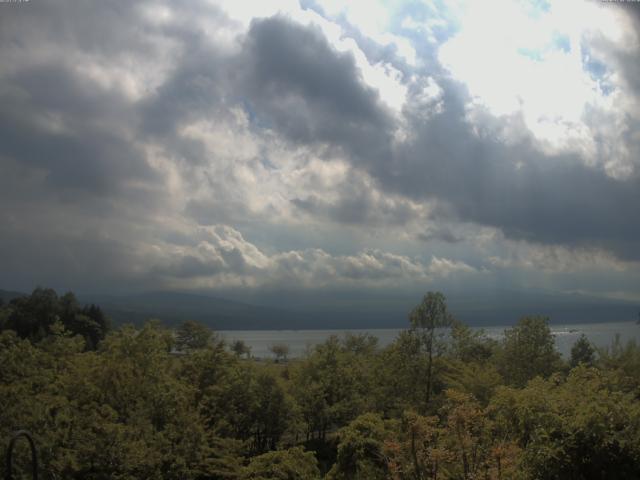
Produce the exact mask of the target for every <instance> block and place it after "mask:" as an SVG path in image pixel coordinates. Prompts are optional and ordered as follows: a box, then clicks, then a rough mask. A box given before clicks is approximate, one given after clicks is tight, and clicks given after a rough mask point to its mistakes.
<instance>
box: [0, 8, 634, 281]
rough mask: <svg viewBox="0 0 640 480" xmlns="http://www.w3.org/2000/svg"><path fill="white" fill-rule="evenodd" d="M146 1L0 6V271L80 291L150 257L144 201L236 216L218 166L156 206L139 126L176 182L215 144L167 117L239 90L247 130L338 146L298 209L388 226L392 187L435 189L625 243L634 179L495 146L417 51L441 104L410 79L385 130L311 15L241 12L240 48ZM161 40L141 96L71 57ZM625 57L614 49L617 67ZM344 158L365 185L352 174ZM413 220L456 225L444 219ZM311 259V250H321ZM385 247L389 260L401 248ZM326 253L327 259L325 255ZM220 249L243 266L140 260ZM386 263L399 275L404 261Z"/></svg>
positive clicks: (558, 228) (200, 13)
mask: <svg viewBox="0 0 640 480" xmlns="http://www.w3.org/2000/svg"><path fill="white" fill-rule="evenodd" d="M146 5H147V4H146V3H145V2H99V3H76V2H55V3H54V2H42V3H40V2H28V3H27V4H24V5H22V4H21V6H19V7H16V8H13V6H7V5H4V6H1V5H0V7H2V11H1V12H0V54H2V56H3V58H7V55H8V54H9V53H10V54H11V58H12V59H13V60H12V62H15V63H12V64H11V65H10V67H11V68H8V66H7V64H6V63H5V64H4V65H0V168H1V169H2V174H3V178H0V186H3V187H4V188H2V191H0V200H2V206H0V222H1V223H2V225H3V233H2V235H0V252H2V253H1V257H0V258H1V259H2V262H1V263H2V265H3V269H2V273H0V275H2V276H0V280H2V281H8V279H10V277H15V278H19V279H20V281H23V283H22V284H24V285H29V284H31V285H33V283H32V282H33V279H34V278H36V277H37V278H36V279H37V281H38V282H41V283H44V284H50V285H54V286H57V285H66V286H72V287H78V286H80V287H81V288H84V289H87V288H105V286H107V285H108V284H110V283H111V285H116V284H118V282H119V281H120V280H122V279H130V280H132V281H133V280H135V281H136V282H139V284H140V285H143V284H146V285H151V284H152V283H153V279H151V277H150V275H152V274H153V273H154V270H153V265H151V266H150V265H148V264H146V263H145V261H146V260H145V259H144V258H143V256H141V255H140V252H139V250H137V248H141V249H142V250H144V248H142V247H141V246H144V245H145V244H148V243H152V242H153V241H154V239H155V238H156V237H157V236H158V234H161V235H163V238H170V235H168V234H167V232H166V231H162V230H163V227H165V228H166V229H168V230H170V228H171V227H170V226H163V225H156V226H155V227H153V225H152V224H153V222H162V218H165V217H161V216H160V215H159V217H160V218H161V220H157V219H156V217H155V216H154V214H157V213H162V214H165V215H166V217H171V216H172V215H180V214H181V213H183V214H184V215H186V216H190V217H192V218H195V219H196V220H199V221H201V222H202V223H213V222H224V223H227V224H232V223H234V221H237V219H238V217H242V218H243V221H246V222H249V221H250V220H251V219H250V218H248V217H250V215H251V212H249V211H248V208H247V205H246V202H244V203H243V199H242V198H238V197H233V196H232V195H230V194H229V195H227V191H226V190H224V188H228V189H229V190H231V189H232V188H233V183H232V181H231V180H227V179H226V178H216V179H215V182H210V187H211V190H212V191H215V192H214V193H212V198H211V199H209V200H208V199H206V198H204V199H198V200H194V199H189V201H187V202H185V205H186V206H185V211H184V212H176V211H170V210H167V211H166V212H165V211H163V209H164V208H168V209H170V208H172V207H167V204H166V203H165V202H164V201H163V196H164V192H163V188H165V185H164V183H163V182H164V179H163V178H162V177H161V175H160V174H159V173H158V172H157V169H156V168H153V167H152V166H151V165H150V164H149V162H148V158H147V153H145V150H144V142H147V141H148V142H154V144H155V146H157V147H158V148H159V149H161V150H162V151H163V153H164V154H166V156H167V157H168V158H170V159H171V161H173V162H175V165H174V166H175V167H176V171H177V172H178V174H179V175H180V176H181V180H184V183H185V185H186V186H185V188H187V189H188V188H190V187H191V186H192V184H191V183H190V181H191V178H190V177H189V175H192V172H191V170H190V168H192V169H195V168H196V167H198V166H201V165H204V164H206V162H214V161H215V160H216V153H217V152H211V151H208V150H207V149H205V148H204V146H203V144H202V142H201V141H199V140H193V139H187V138H185V137H184V136H182V135H180V128H181V127H183V126H184V125H185V123H187V122H190V121H195V120H205V121H209V122H216V121H219V120H220V119H221V118H224V116H225V115H229V112H228V107H229V106H238V105H242V106H243V107H244V108H245V111H246V113H247V114H248V116H249V118H250V120H251V125H250V128H251V129H253V130H254V131H256V132H258V133H260V132H262V131H263V130H264V128H265V127H267V128H268V129H272V130H274V131H275V132H277V133H279V134H280V135H282V136H283V137H284V138H285V139H287V140H288V141H289V142H291V143H293V144H295V145H304V146H311V147H315V148H317V147H319V149H320V150H321V149H322V148H325V147H326V148H329V149H332V148H336V149H339V150H340V153H343V154H344V157H345V158H346V159H347V160H348V161H349V162H350V163H351V164H352V166H353V169H354V172H355V173H354V175H355V176H356V177H355V178H352V179H350V181H349V182H347V183H345V184H344V185H339V186H336V190H337V195H336V197H335V198H332V199H328V198H321V197H318V196H314V195H313V194H312V193H311V194H309V195H307V196H303V197H301V198H295V199H293V200H292V202H293V204H294V205H295V206H296V207H297V208H298V209H300V210H303V211H305V212H307V213H308V214H310V215H313V216H317V217H323V218H329V219H331V220H332V221H334V222H337V223H342V224H356V225H364V224H377V225H396V226H397V225H402V224H404V223H406V222H408V221H410V220H411V219H412V218H414V217H413V215H414V212H413V210H412V208H411V206H410V202H409V201H407V199H411V200H414V201H416V202H418V203H421V202H423V201H424V200H432V199H433V200H438V201H439V202H441V203H443V204H444V205H445V206H446V208H444V209H443V210H440V212H441V213H440V215H441V216H442V217H443V219H445V220H451V219H454V220H455V219H459V220H464V221H470V222H475V223H477V224H481V225H491V226H494V227H497V228H499V229H501V230H503V231H504V232H505V234H507V235H508V236H510V237H512V238H521V239H526V240H530V241H533V242H542V243H550V244H556V243H560V244H565V245H569V246H574V245H587V246H599V247H603V248H608V249H611V250H613V251H614V252H616V253H617V254H619V255H621V256H624V257H627V258H640V248H638V247H639V246H640V245H639V244H638V242H639V241H638V239H639V238H640V223H639V222H637V214H636V209H637V206H638V205H640V185H639V182H638V178H637V177H633V178H631V179H629V180H625V181H618V180H614V179H611V178H609V177H607V176H606V175H605V174H604V173H603V172H602V171H600V170H597V169H595V168H591V167H587V166H585V165H584V163H583V162H582V161H581V159H579V158H577V157H570V156H564V157H560V156H556V157H552V156H545V155H543V154H541V153H540V152H539V151H538V150H536V149H535V148H534V146H533V143H532V141H530V140H523V141H520V142H519V143H517V144H511V145H505V144H504V143H503V142H501V141H498V140H497V139H496V138H495V137H494V136H492V135H491V133H486V134H481V135H480V136H478V134H477V133H476V132H474V131H473V128H472V127H471V126H470V125H469V123H468V122H467V120H466V118H465V103H466V101H467V100H468V94H467V92H466V90H465V89H464V87H463V86H461V85H460V84H458V83H455V82H453V81H451V80H450V79H449V78H448V77H447V75H446V74H445V73H444V72H443V71H442V70H441V68H440V67H439V66H438V65H436V64H435V63H434V58H435V55H433V52H432V51H431V52H430V53H431V54H432V55H431V56H430V62H428V67H426V68H427V69H428V70H423V71H417V72H415V73H416V74H418V75H430V76H432V77H433V78H435V79H436V81H437V82H438V84H439V85H440V86H441V87H442V89H443V91H444V92H443V97H442V99H441V102H442V111H440V113H433V114H430V115H426V116H425V115H421V113H422V112H421V110H423V108H422V107H420V105H419V101H418V93H419V92H418V91H416V90H415V89H413V88H410V89H409V91H410V98H409V100H408V104H407V106H406V108H405V113H406V115H407V118H408V120H409V123H408V125H407V126H406V129H407V131H408V132H409V140H407V141H404V142H394V140H393V138H394V134H395V133H396V131H395V129H396V119H395V118H394V115H393V113H391V112H390V111H388V110H387V108H386V107H385V106H384V105H383V103H382V102H381V100H380V96H379V94H378V92H377V91H376V90H375V89H374V88H372V87H369V86H367V85H366V84H365V82H364V81H363V79H362V75H361V73H360V71H359V69H358V67H357V65H356V62H355V60H354V58H353V56H352V55H351V54H348V53H341V52H338V51H337V50H335V49H334V48H332V47H331V45H330V44H329V42H328V41H327V40H326V39H325V38H324V36H323V34H322V33H321V31H320V30H319V29H316V28H312V27H305V26H301V25H298V24H296V23H295V22H293V21H292V20H289V19H287V18H284V17H280V16H277V17H272V18H267V19H262V20H254V21H253V22H252V24H251V26H250V28H249V31H248V33H247V34H246V36H245V37H244V38H243V39H242V41H241V43H240V51H239V53H237V52H223V51H222V50H221V48H218V46H217V45H214V44H212V41H211V39H210V38H209V37H207V35H206V34H205V32H204V31H202V30H201V28H200V27H198V26H197V25H196V22H195V20H197V18H202V17H206V18H207V20H208V23H209V26H210V28H211V29H213V30H215V29H216V28H218V27H222V26H224V25H225V23H228V22H230V21H229V20H228V19H227V18H226V17H225V16H224V15H223V14H222V13H221V12H220V11H219V9H217V8H216V7H211V6H208V5H206V3H204V2H202V3H191V2H189V3H186V2H185V3H184V4H181V5H180V6H179V7H178V8H177V9H176V10H175V11H177V12H179V13H180V14H179V15H177V17H179V19H178V20H174V21H173V22H171V23H170V24H169V25H154V24H151V23H148V22H147V21H146V20H144V18H143V16H142V15H141V11H142V9H143V7H145V6H146ZM174 5H175V4H172V3H168V4H167V6H169V8H172V6H174ZM23 7H24V8H23ZM7 12H9V13H7ZM174 13H175V12H174ZM164 40H171V41H172V42H174V43H175V44H176V45H177V47H176V50H175V52H176V53H175V55H173V56H172V57H171V58H169V59H168V60H166V59H165V61H168V63H169V65H168V68H167V72H166V75H167V76H166V78H165V79H163V81H162V82H161V84H160V85H157V86H151V85H149V89H148V91H146V96H145V98H144V99H142V100H136V99H132V98H129V97H128V96H127V95H125V94H124V93H123V92H122V91H121V90H120V89H118V88H117V87H108V86H105V85H101V84H100V83H99V82H96V81H94V80H91V79H90V78H89V77H87V75H84V74H82V73H81V69H79V67H82V66H83V65H84V64H83V62H86V61H88V59H89V58H91V59H95V60H96V61H97V62H98V63H99V64H100V65H107V67H105V68H107V69H108V66H109V65H110V63H109V62H110V61H112V60H118V59H125V58H128V57H130V58H132V59H133V63H134V64H135V65H137V66H138V65H143V64H144V62H145V60H148V59H152V60H153V59H154V58H156V57H155V56H154V55H156V53H158V51H161V50H162V49H164V48H165V46H164V45H165V44H164V43H162V42H163V41H164ZM359 43H360V44H361V45H363V48H364V49H365V50H366V51H367V54H368V55H370V56H371V58H375V59H380V60H382V59H390V58H391V57H392V56H393V55H395V52H393V51H392V50H389V49H388V48H382V47H380V48H379V49H377V50H376V46H375V45H373V44H372V43H371V42H370V41H366V39H365V38H364V37H362V38H360V39H359ZM418 51H419V53H420V54H422V52H421V51H420V50H418ZM16 52H18V54H16ZM159 58H160V56H159V57H158V59H157V61H158V62H160V60H159ZM637 60H638V58H635V57H633V58H630V59H628V64H629V65H630V67H629V68H630V70H629V73H628V74H627V76H628V79H629V82H630V83H631V82H632V81H633V79H634V78H635V77H634V75H635V74H634V73H633V72H634V70H633V68H636V67H634V66H633V65H637V64H638V63H639V62H637ZM633 61H635V62H636V63H634V64H633V65H631V63H632V62H633ZM125 65H126V63H125ZM395 65H397V66H398V67H399V68H400V67H402V65H400V64H399V63H397V62H396V63H395ZM402 68H408V67H406V66H404V67H402ZM405 73H408V72H405ZM636 85H637V84H636ZM156 87H157V88H156ZM424 109H426V107H424ZM497 122H500V120H497ZM633 128H634V129H636V128H637V126H634V127H633ZM630 133H633V132H630ZM359 174H362V175H363V176H364V174H366V175H367V176H368V177H370V178H373V179H374V180H373V183H374V184H371V185H370V184H369V183H367V184H364V183H362V182H359V181H358V178H357V175H359ZM9 181H11V182H12V185H8V184H7V182H9ZM380 188H381V189H383V190H384V191H385V192H387V193H392V194H394V195H393V197H392V198H393V200H380V199H379V198H378V197H376V195H374V194H373V192H372V191H369V190H368V189H371V190H373V189H380ZM216 193H217V194H218V195H217V196H216V195H215V194H216ZM225 195H226V196H227V200H226V201H225V199H224V197H225ZM398 198H399V200H398ZM69 205H73V206H74V207H75V208H68V206H69ZM173 208H181V207H173ZM33 212H38V214H37V215H36V214H35V213H33ZM120 220H121V221H120ZM36 223H37V226H36V225H35V224H36ZM101 225H105V227H104V228H105V230H106V233H105V231H103V230H101ZM152 227H153V228H152ZM154 228H156V229H157V231H156V230H154ZM449 233H450V232H449ZM282 235H283V236H284V235H285V234H282ZM424 235H425V236H426V237H427V239H431V238H434V239H438V240H442V241H445V242H449V243H455V241H456V240H457V237H455V235H453V234H451V235H449V234H448V233H447V232H446V231H445V230H435V231H429V232H427V233H425V234H424ZM167 243H172V242H170V241H168V240H167ZM176 243H178V242H177V241H176V242H173V244H174V245H175V244H176ZM191 247H193V246H191ZM271 247H272V248H273V249H274V250H275V251H279V250H280V249H279V248H278V245H272V246H271ZM309 255H310V254H309ZM382 256H383V254H382V253H380V254H376V255H373V256H372V257H375V258H378V257H382ZM292 258H293V256H292ZM296 258H297V257H296ZM324 258H325V257H324V256H318V259H315V260H314V259H312V260H313V261H314V262H317V264H318V265H319V266H321V265H322V262H324V261H326V260H325V259H324ZM384 258H387V257H384ZM367 259H368V257H367ZM303 260H304V261H305V262H310V261H311V260H309V259H308V258H304V259H303ZM387 260H388V261H386V263H385V265H387V264H389V265H392V266H393V265H394V263H393V262H398V261H399V260H398V259H397V258H395V257H388V259H387ZM292 261H293V260H292ZM296 261H298V260H296ZM342 263H344V259H339V260H336V265H337V266H339V265H340V264H342ZM360 263H362V262H360V261H359V263H358V262H356V263H355V265H356V267H358V268H356V267H354V269H353V271H354V272H356V273H353V272H351V273H350V270H349V268H347V267H348V265H347V267H345V268H344V272H346V273H344V275H346V276H347V277H350V278H356V277H358V278H360V273H358V272H361V271H364V272H365V274H366V276H367V277H371V276H376V275H378V276H379V277H380V278H384V277H385V276H386V275H388V269H387V268H386V267H385V268H384V269H380V270H379V271H378V270H376V271H374V272H371V271H369V270H367V269H364V270H359V268H361V267H360ZM222 264H224V265H225V269H226V270H225V271H229V272H245V271H247V269H248V267H247V265H246V262H245V260H244V257H243V256H242V255H240V254H239V251H237V250H229V251H227V250H224V251H223V252H222V253H220V260H218V259H215V258H209V257H206V256H204V255H203V256H202V257H198V256H195V255H193V254H189V253H187V254H185V255H184V257H183V258H182V259H180V258H178V259H176V261H175V263H169V264H168V266H164V267H157V268H156V270H155V273H159V274H166V275H172V276H175V277H181V278H190V277H193V276H203V275H213V274H215V273H216V272H219V271H220V269H221V268H222V267H221V265H222ZM400 267H402V265H400V266H399V267H398V268H397V271H398V272H399V273H398V275H401V274H403V272H404V270H403V269H402V268H400ZM318 268H320V267H318ZM336 268H337V267H336ZM376 268H377V267H376ZM403 268H404V267H403ZM158 269H159V270H158ZM163 269H164V270H163ZM34 272H37V276H36V275H35V274H34ZM363 276H364V275H363ZM98 277H99V278H98ZM376 278H377V277H376ZM87 279H88V280H87ZM65 282H66V283H65ZM22 284H21V285H22Z"/></svg>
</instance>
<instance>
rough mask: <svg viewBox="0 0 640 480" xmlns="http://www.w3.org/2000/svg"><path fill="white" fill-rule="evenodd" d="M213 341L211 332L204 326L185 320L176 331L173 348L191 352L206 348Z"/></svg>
mask: <svg viewBox="0 0 640 480" xmlns="http://www.w3.org/2000/svg"><path fill="white" fill-rule="evenodd" d="M212 340H213V332H212V331H211V330H210V329H209V328H208V327H207V326H206V325H203V324H201V323H199V322H195V321H193V320H186V321H184V322H182V323H181V324H180V326H179V327H178V329H177V330H176V340H175V347H176V349H178V351H184V352H186V351H191V350H198V349H201V348H206V347H207V346H208V345H210V343H211V342H212Z"/></svg>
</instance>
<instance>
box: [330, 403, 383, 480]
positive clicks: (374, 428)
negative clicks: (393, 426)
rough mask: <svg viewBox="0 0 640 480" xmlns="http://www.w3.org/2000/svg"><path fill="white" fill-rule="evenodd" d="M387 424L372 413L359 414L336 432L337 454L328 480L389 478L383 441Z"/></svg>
mask: <svg viewBox="0 0 640 480" xmlns="http://www.w3.org/2000/svg"><path fill="white" fill-rule="evenodd" d="M389 436H390V428H389V426H388V425H387V424H386V423H385V421H384V420H382V418H381V417H380V416H379V415H377V414H375V413H366V414H364V415H361V416H359V417H358V418H356V419H355V420H354V421H353V422H351V423H350V424H349V425H348V426H346V427H344V428H342V429H341V430H340V432H339V433H338V437H339V442H338V456H337V460H336V463H335V464H334V466H333V467H332V468H331V470H330V471H329V473H328V474H327V476H326V477H325V478H326V479H327V480H377V479H379V480H384V479H387V478H389V468H388V460H387V455H386V452H385V442H386V440H387V438H388V437H389Z"/></svg>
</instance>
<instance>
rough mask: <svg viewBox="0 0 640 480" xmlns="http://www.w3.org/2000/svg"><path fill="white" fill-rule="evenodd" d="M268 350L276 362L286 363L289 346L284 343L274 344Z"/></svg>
mask: <svg viewBox="0 0 640 480" xmlns="http://www.w3.org/2000/svg"><path fill="white" fill-rule="evenodd" d="M269 350H271V352H272V353H273V354H274V355H275V356H276V362H279V361H281V360H284V361H285V362H286V361H287V357H288V356H289V345H287V344H286V343H274V344H273V345H271V346H270V347H269Z"/></svg>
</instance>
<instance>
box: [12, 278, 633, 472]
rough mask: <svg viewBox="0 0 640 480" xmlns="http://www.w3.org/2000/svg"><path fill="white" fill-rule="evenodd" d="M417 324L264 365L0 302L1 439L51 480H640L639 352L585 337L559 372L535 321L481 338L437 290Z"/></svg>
mask: <svg viewBox="0 0 640 480" xmlns="http://www.w3.org/2000/svg"><path fill="white" fill-rule="evenodd" d="M411 322H412V326H411V328H410V329H408V330H406V331H403V332H401V333H400V334H399V335H398V337H397V339H396V340H395V341H394V342H393V343H392V344H391V345H389V346H387V347H385V348H380V347H379V346H378V345H377V342H376V339H375V338H374V337H372V336H370V335H351V334H348V335H345V336H343V337H330V338H328V339H327V340H326V341H325V342H324V343H323V344H320V345H317V346H316V347H315V348H313V349H312V350H311V351H310V352H309V354H308V355H307V356H306V357H305V358H302V359H292V360H289V361H288V362H278V363H275V362H264V361H259V360H257V359H252V358H246V359H245V358H243V356H244V355H246V356H247V357H248V355H247V349H246V345H244V346H243V345H242V344H238V345H235V346H234V345H232V348H231V351H229V350H228V349H227V347H226V346H225V344H224V343H223V342H222V341H220V340H219V339H218V337H217V336H216V335H215V334H214V333H213V332H211V331H209V330H208V329H207V328H206V327H205V326H203V325H200V324H196V323H195V322H184V323H183V324H182V325H181V326H180V327H179V328H178V330H177V331H176V332H173V331H170V330H166V329H165V328H163V327H162V325H161V324H160V323H159V322H158V321H149V322H147V323H146V324H145V325H144V326H143V327H142V328H137V329H136V328H134V327H128V326H124V327H121V328H119V329H117V330H114V331H109V332H108V323H109V322H108V319H106V317H105V316H104V314H103V313H102V311H101V310H100V308H99V307H97V306H80V305H78V302H77V300H76V299H75V296H73V294H65V295H63V296H61V297H58V296H57V295H56V294H55V292H53V291H52V290H47V289H36V291H34V293H33V294H32V295H31V296H29V297H23V298H19V299H14V300H12V301H11V302H10V303H9V304H5V305H3V306H0V327H1V328H2V331H0V365H2V368H1V369H0V435H1V436H2V437H3V438H7V437H8V435H9V434H10V432H11V431H14V430H16V429H18V428H26V429H28V430H30V431H31V432H33V434H34V435H35V437H36V442H37V445H38V451H39V455H40V459H41V463H42V471H43V472H45V478H50V479H58V478H65V479H72V480H73V479H78V480H80V479H89V480H103V479H104V480H106V479H119V480H133V479H144V478H148V479H151V478H163V479H176V480H177V479H185V480H204V479H229V480H249V479H252V480H261V479H265V480H266V479H283V480H297V479H300V480H307V479H311V480H315V479H320V478H322V475H323V474H324V475H325V477H324V478H326V479H328V480H346V479H355V480H358V479H372V480H375V479H397V480H423V479H433V480H436V479H441V480H447V479H449V480H472V479H492V480H498V479H500V480H502V479H504V480H506V479H523V480H524V479H531V480H533V479H541V478H544V479H565V478H572V479H578V480H581V479H585V480H586V479H600V478H614V479H615V478H621V479H622V478H624V479H626V478H639V477H640V467H639V465H640V402H638V399H640V373H638V372H640V348H639V347H638V346H637V345H636V343H634V342H629V343H627V344H626V345H623V344H622V342H621V341H620V340H619V339H618V340H616V341H615V342H614V343H613V345H611V347H610V348H608V349H603V350H600V351H598V352H597V355H596V353H595V351H594V350H593V347H592V346H591V345H590V344H589V343H588V341H586V339H584V338H581V339H580V340H578V341H577V342H576V344H575V345H574V348H573V350H572V355H571V359H570V360H569V362H568V363H565V362H563V360H562V359H561V358H560V356H559V355H558V353H557V352H556V351H555V348H554V343H553V337H552V335H551V333H550V330H549V327H548V323H547V320H546V319H544V318H540V317H527V318H524V319H522V320H520V322H519V323H518V324H517V325H516V326H515V327H513V328H512V329H509V330H507V331H506V332H505V337H504V339H503V340H502V341H496V340H491V339H489V338H487V337H486V336H485V335H484V334H483V332H481V331H472V330H471V329H469V328H468V327H466V326H464V325H462V324H459V323H457V322H453V321H452V319H451V316H450V315H449V314H448V313H447V309H446V304H445V303H444V297H443V296H442V295H440V294H437V293H436V294H433V293H429V294H427V295H425V297H424V299H423V301H422V303H421V304H420V305H419V306H418V307H416V309H415V310H414V311H413V312H412V315H411ZM449 327H451V330H450V335H449V336H445V335H443V332H444V328H449ZM107 332H108V334H107ZM234 347H235V348H234ZM571 367H573V368H571ZM17 453H18V459H17V460H18V462H17V463H18V466H20V465H22V466H23V467H24V465H25V464H26V462H27V458H26V456H23V455H22V453H24V452H22V451H18V452H17ZM1 462H4V459H0V468H2V467H3V464H2V463H1Z"/></svg>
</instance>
